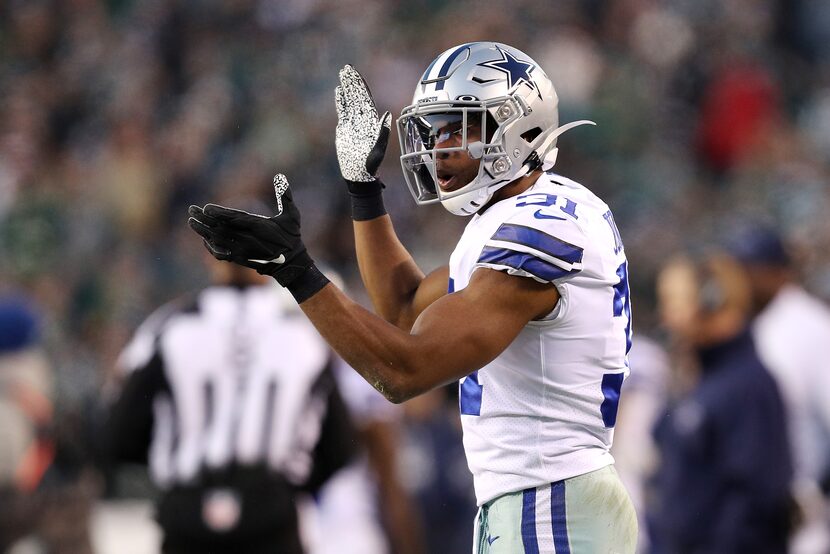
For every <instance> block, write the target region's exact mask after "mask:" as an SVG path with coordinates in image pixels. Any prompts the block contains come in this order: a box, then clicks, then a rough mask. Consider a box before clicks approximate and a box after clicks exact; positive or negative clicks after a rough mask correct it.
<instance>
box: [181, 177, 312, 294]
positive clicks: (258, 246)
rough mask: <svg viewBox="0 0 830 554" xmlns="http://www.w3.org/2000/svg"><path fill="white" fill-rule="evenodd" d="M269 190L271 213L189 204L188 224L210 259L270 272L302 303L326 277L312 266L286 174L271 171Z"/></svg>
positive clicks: (261, 272) (267, 273)
mask: <svg viewBox="0 0 830 554" xmlns="http://www.w3.org/2000/svg"><path fill="white" fill-rule="evenodd" d="M274 192H275V194H276V197H277V214H276V215H274V216H271V217H268V216H265V215H259V214H252V213H249V212H246V211H242V210H237V209H234V208H227V207H225V206H219V205H218V204H206V205H205V206H204V207H203V208H201V207H199V206H190V208H189V209H188V214H189V215H190V219H188V224H189V225H190V227H191V229H193V230H194V231H196V232H197V233H198V234H199V235H200V236H201V237H202V239H203V240H204V244H205V247H206V248H207V249H208V251H210V253H211V254H213V257H214V258H216V259H218V260H226V261H229V262H234V263H237V264H239V265H243V266H245V267H250V268H252V269H255V270H256V271H257V272H258V273H260V274H262V275H270V276H271V277H273V278H274V279H276V280H277V282H278V283H279V284H280V285H282V286H283V287H285V288H287V289H288V290H289V292H291V294H292V295H294V298H295V299H296V300H297V302H303V301H304V300H306V299H308V298H309V297H311V296H312V295H313V294H314V293H316V292H317V291H319V290H320V289H322V288H323V287H324V286H325V285H326V283H328V279H327V278H326V277H325V276H324V275H323V274H322V273H321V272H320V271H319V270H318V269H317V267H316V266H315V265H314V261H313V260H312V259H311V256H309V255H308V252H307V251H306V248H305V245H304V244H303V240H302V237H301V236H300V212H299V210H297V206H296V205H295V204H294V201H293V199H292V197H291V190H290V189H289V188H288V180H287V179H286V178H285V175H283V174H281V173H280V174H277V175H276V176H274Z"/></svg>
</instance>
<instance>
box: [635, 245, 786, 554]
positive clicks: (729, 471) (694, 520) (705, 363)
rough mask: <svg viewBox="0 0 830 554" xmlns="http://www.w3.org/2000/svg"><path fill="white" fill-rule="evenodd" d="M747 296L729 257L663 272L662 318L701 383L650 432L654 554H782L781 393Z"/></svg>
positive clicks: (783, 464)
mask: <svg viewBox="0 0 830 554" xmlns="http://www.w3.org/2000/svg"><path fill="white" fill-rule="evenodd" d="M750 294H751V293H750V289H749V284H748V282H747V279H746V276H745V274H744V273H743V272H742V270H741V269H740V267H739V266H738V265H737V264H736V263H735V262H734V261H733V260H731V259H729V258H726V257H724V256H710V257H707V258H705V259H703V260H700V261H692V260H690V259H679V260H676V261H674V262H672V263H669V264H668V265H667V266H666V267H665V269H664V270H663V271H662V272H661V273H660V275H659V279H658V295H659V298H660V304H661V308H660V309H661V314H662V317H663V320H664V322H665V324H666V326H667V327H668V328H669V330H670V331H671V332H672V333H673V334H674V336H675V338H676V339H677V340H679V341H681V342H682V343H684V344H685V345H687V346H688V347H689V348H690V349H691V350H692V351H693V352H694V354H695V355H696V358H697V361H698V364H699V372H700V373H699V380H698V382H697V383H696V385H695V386H694V387H693V388H692V389H691V391H689V392H688V393H687V394H685V395H683V396H682V397H681V398H680V400H679V401H678V402H677V404H676V405H674V406H673V407H672V408H671V410H670V412H669V414H668V415H667V416H666V417H665V418H662V419H661V420H660V421H659V422H658V424H657V427H656V430H655V433H656V440H657V444H658V447H659V451H660V455H661V465H660V468H659V471H658V473H657V477H656V493H657V499H656V503H655V505H654V507H653V508H654V511H653V513H652V514H651V517H650V521H651V523H652V531H653V533H652V552H655V553H664V552H665V553H672V554H683V553H694V552H718V553H724V554H739V553H744V552H753V553H758V554H762V553H765V552H768V553H784V552H786V550H787V537H788V532H789V521H790V518H791V516H792V514H791V507H792V505H791V502H790V485H791V479H792V464H791V459H790V450H789V442H788V438H787V428H786V424H787V422H786V416H785V413H784V406H783V402H782V400H781V397H780V394H779V391H778V387H777V385H776V384H775V381H774V380H773V378H772V376H771V375H770V374H769V373H768V372H767V370H766V369H765V368H764V366H763V365H762V364H761V361H760V360H759V359H758V355H757V353H756V351H755V345H754V341H753V338H752V335H751V334H750V332H749V329H748V324H749V319H750Z"/></svg>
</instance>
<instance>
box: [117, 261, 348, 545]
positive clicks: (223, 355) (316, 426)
mask: <svg viewBox="0 0 830 554" xmlns="http://www.w3.org/2000/svg"><path fill="white" fill-rule="evenodd" d="M210 264H211V270H212V275H213V282H214V283H215V285H214V286H210V287H208V288H206V289H204V290H202V291H201V292H199V293H198V294H197V295H196V297H195V298H192V299H190V300H188V301H183V302H176V303H171V304H168V305H166V306H164V307H162V308H161V309H159V310H158V311H156V312H155V313H154V314H153V315H151V316H150V317H149V318H148V319H147V320H146V321H145V322H144V323H143V324H142V325H141V326H140V327H139V329H138V331H137V332H136V334H135V336H134V337H133V339H132V341H131V342H130V343H129V344H128V346H127V347H126V349H125V350H124V352H123V353H122V355H121V358H120V361H119V364H118V365H119V369H120V370H121V371H122V372H124V381H123V388H122V389H121V392H120V394H119V396H118V398H117V400H116V401H115V403H114V404H113V406H112V407H111V410H110V413H109V419H108V421H107V424H106V430H105V437H104V440H105V451H106V454H107V456H108V458H109V459H110V461H113V462H116V461H131V462H147V463H148V464H149V469H150V475H151V478H152V480H153V482H154V483H155V484H156V485H157V486H158V487H159V488H160V489H161V491H162V494H161V498H160V501H159V505H158V509H157V515H156V517H157V519H158V522H159V524H160V526H161V528H162V532H163V535H164V541H163V552H164V553H165V554H174V553H175V554H178V553H194V552H210V553H230V552H234V553H238V552H246V553H251V554H256V553H260V552H280V553H285V554H294V553H302V552H303V548H302V545H301V541H300V534H299V530H298V523H297V511H296V507H295V494H296V493H297V492H298V491H300V490H304V491H309V492H312V493H314V492H316V490H317V489H318V488H319V487H320V486H321V485H322V484H323V482H325V480H326V479H328V477H329V476H331V475H332V474H333V473H334V472H335V471H336V470H338V469H339V468H340V467H342V466H343V465H345V464H346V463H347V462H348V461H349V459H350V458H351V456H352V454H353V453H354V450H355V440H356V439H355V434H354V431H353V429H352V427H351V425H350V423H349V419H348V417H347V413H346V409H345V407H344V404H343V402H342V399H341V397H340V395H339V394H338V392H337V389H336V388H335V382H334V379H333V374H332V370H331V367H330V360H331V356H330V350H329V348H328V346H327V345H326V343H325V342H324V341H323V339H322V338H321V337H320V336H319V335H318V334H317V332H316V331H315V330H314V328H313V327H312V325H311V323H309V321H308V320H307V319H306V318H305V316H304V315H303V314H302V312H300V310H299V309H298V308H297V307H296V303H295V302H294V301H293V300H292V299H291V297H290V296H289V295H287V293H285V292H284V291H283V290H282V289H281V288H279V287H277V286H275V285H273V284H272V282H271V279H270V278H268V277H264V278H263V277H262V276H260V275H258V274H257V273H256V272H254V271H253V270H249V269H245V268H241V267H239V266H235V265H233V264H226V263H222V262H216V261H214V260H211V261H210Z"/></svg>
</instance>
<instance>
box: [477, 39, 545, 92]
mask: <svg viewBox="0 0 830 554" xmlns="http://www.w3.org/2000/svg"><path fill="white" fill-rule="evenodd" d="M496 50H498V51H499V54H501V58H499V59H497V60H490V61H486V62H482V63H480V64H478V65H479V66H481V67H489V68H491V69H496V70H498V71H501V72H502V73H505V74H506V75H507V89H508V90H511V89H512V88H513V87H514V86H516V85H518V84H521V83H525V84H526V85H527V86H529V87H530V88H532V89H533V90H535V91H536V93H537V94H540V96H541V93H540V92H539V89H538V88H537V87H536V82H535V81H534V80H533V78H532V77H531V76H530V72H531V71H533V70H534V69H536V66H535V65H534V64H532V63H530V62H523V61H521V60H519V59H518V58H516V57H515V56H514V55H513V54H511V53H510V52H505V51H504V50H502V49H501V48H499V47H496Z"/></svg>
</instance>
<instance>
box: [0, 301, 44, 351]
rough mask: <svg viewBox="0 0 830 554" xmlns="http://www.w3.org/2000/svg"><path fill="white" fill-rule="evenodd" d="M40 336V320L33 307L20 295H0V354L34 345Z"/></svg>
mask: <svg viewBox="0 0 830 554" xmlns="http://www.w3.org/2000/svg"><path fill="white" fill-rule="evenodd" d="M38 338H39V329H38V321H37V316H36V315H35V312H34V310H33V309H32V307H31V306H30V305H29V304H28V303H27V302H25V301H24V300H22V299H21V298H20V297H16V296H5V297H0V354H6V353H9V352H13V351H15V350H21V349H23V348H26V347H28V346H32V345H34V344H35V343H36V342H37V341H38Z"/></svg>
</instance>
